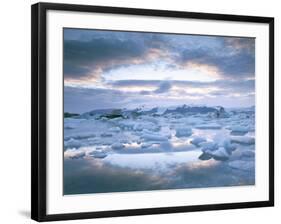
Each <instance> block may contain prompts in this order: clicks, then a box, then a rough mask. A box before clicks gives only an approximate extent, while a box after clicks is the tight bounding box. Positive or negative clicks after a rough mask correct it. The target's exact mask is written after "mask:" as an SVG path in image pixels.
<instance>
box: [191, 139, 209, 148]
mask: <svg viewBox="0 0 281 224" xmlns="http://www.w3.org/2000/svg"><path fill="white" fill-rule="evenodd" d="M206 141H207V140H206V138H203V137H194V138H193V139H192V140H191V141H190V143H191V144H193V145H195V146H197V147H199V146H200V143H202V142H206Z"/></svg>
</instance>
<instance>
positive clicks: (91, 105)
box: [31, 3, 274, 221]
mask: <svg viewBox="0 0 281 224" xmlns="http://www.w3.org/2000/svg"><path fill="white" fill-rule="evenodd" d="M273 150H274V19H273V18H269V17H256V16H240V15H223V14H209V13H194V12H182V11H163V10H151V9H136V8H115V7H102V6H86V5H68V4H53V3H38V4H35V5H32V208H31V209H32V212H31V216H32V219H34V220H37V221H53V220H67V219H83V218H99V217H113V216H130V215H145V214H160V213H175V212H190V211H204V210H219V209H235V208H251V207H264V206H273V205H274V152H273Z"/></svg>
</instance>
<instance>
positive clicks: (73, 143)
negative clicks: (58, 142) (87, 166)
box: [64, 138, 83, 148]
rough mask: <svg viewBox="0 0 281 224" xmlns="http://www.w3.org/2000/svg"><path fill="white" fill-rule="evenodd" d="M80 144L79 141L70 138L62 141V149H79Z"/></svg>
mask: <svg viewBox="0 0 281 224" xmlns="http://www.w3.org/2000/svg"><path fill="white" fill-rule="evenodd" d="M82 144H83V143H82V142H81V141H80V140H76V139H73V138H71V139H69V140H68V141H64V148H79V147H81V146H82Z"/></svg>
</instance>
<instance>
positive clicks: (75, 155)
mask: <svg viewBox="0 0 281 224" xmlns="http://www.w3.org/2000/svg"><path fill="white" fill-rule="evenodd" d="M85 155H86V153H85V151H82V150H76V149H68V150H66V151H65V152H64V157H65V158H70V159H79V158H82V157H84V156H85Z"/></svg>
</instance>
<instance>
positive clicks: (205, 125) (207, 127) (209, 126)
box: [195, 124, 221, 130]
mask: <svg viewBox="0 0 281 224" xmlns="http://www.w3.org/2000/svg"><path fill="white" fill-rule="evenodd" d="M195 128H197V129H203V130H204V129H221V126H220V125H218V124H204V125H197V126H195Z"/></svg>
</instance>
